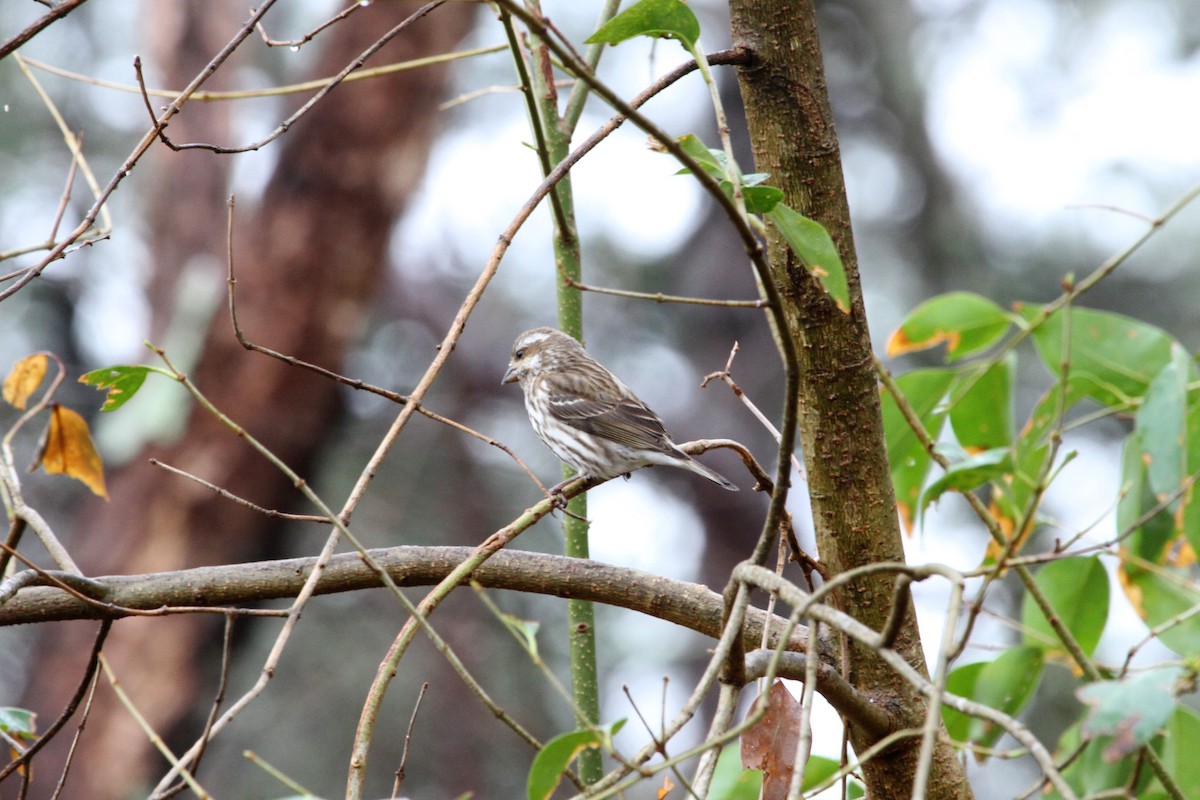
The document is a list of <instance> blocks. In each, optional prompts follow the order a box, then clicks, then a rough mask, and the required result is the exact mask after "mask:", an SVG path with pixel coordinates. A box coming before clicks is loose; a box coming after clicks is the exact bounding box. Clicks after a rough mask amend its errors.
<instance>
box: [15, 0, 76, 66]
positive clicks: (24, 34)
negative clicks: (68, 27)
mask: <svg viewBox="0 0 1200 800" xmlns="http://www.w3.org/2000/svg"><path fill="white" fill-rule="evenodd" d="M86 2H87V0H61V1H60V2H58V3H52V4H51V3H47V6H48V7H49V8H50V12H49V13H47V14H44V15H43V16H41V17H38V18H37V19H36V20H34V21H33V22H31V23H29V25H27V26H25V29H24V30H23V31H21V32H20V33H18V34H17V35H16V36H14V37H12V38H11V39H9V40H8V41H7V42H5V43H4V44H0V59H3V58H4V57H6V56H7V55H8V54H9V53H12V52H14V51H16V49H17V48H18V47H20V46H21V45H23V44H25V43H26V42H28V41H29V40H30V39H32V38H33V37H35V36H37V35H38V34H39V33H41V32H42V31H44V30H45V29H46V28H48V27H49V26H50V25H52V24H54V23H55V22H57V21H58V20H60V19H62V18H63V17H65V16H66V15H67V14H70V13H71V12H72V11H74V10H75V9H77V8H79V7H80V6H81V5H83V4H84V3H86Z"/></svg>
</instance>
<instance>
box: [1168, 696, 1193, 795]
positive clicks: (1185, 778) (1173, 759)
mask: <svg viewBox="0 0 1200 800" xmlns="http://www.w3.org/2000/svg"><path fill="white" fill-rule="evenodd" d="M1196 742H1200V715H1197V714H1196V712H1195V711H1193V710H1192V709H1190V708H1188V707H1186V706H1183V705H1177V706H1176V707H1175V713H1173V714H1172V715H1171V718H1170V719H1169V720H1167V724H1166V732H1165V735H1164V736H1163V739H1162V760H1163V765H1164V766H1165V767H1166V768H1167V772H1169V773H1170V774H1171V777H1173V778H1174V779H1175V783H1177V784H1178V785H1179V788H1180V790H1181V791H1182V793H1183V796H1184V797H1200V758H1196Z"/></svg>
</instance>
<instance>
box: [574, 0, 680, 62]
mask: <svg viewBox="0 0 1200 800" xmlns="http://www.w3.org/2000/svg"><path fill="white" fill-rule="evenodd" d="M636 36H652V37H655V38H662V39H678V40H679V41H680V42H681V43H682V44H683V46H684V47H685V48H686V49H687V50H688V51H691V50H694V49H695V47H696V40H697V39H699V38H700V21H699V20H698V19H696V15H695V14H693V13H692V10H691V9H690V8H688V6H687V4H686V3H683V2H681V0H641V2H639V3H634V4H633V5H631V6H630V7H629V8H627V9H625V10H624V11H622V12H621V13H620V14H617V15H616V16H615V17H613V18H612V19H610V20H609V21H608V22H606V23H604V24H603V25H601V26H600V29H599V30H597V31H596V32H595V33H593V34H592V35H591V36H589V37H588V38H587V39H586V40H584V43H585V44H620V43H621V42H624V41H626V40H627V39H632V38H634V37H636Z"/></svg>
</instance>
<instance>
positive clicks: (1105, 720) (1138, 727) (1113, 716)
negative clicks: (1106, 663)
mask: <svg viewBox="0 0 1200 800" xmlns="http://www.w3.org/2000/svg"><path fill="white" fill-rule="evenodd" d="M1183 674H1184V670H1183V668H1182V667H1178V666H1168V667H1160V668H1158V669H1152V670H1149V671H1147V672H1143V673H1139V674H1137V675H1134V676H1132V677H1127V678H1125V679H1123V680H1119V681H1097V682H1096V683H1092V684H1088V685H1087V686H1084V687H1082V688H1081V689H1079V691H1078V692H1076V694H1078V695H1079V699H1080V700H1082V701H1083V702H1084V703H1086V704H1087V705H1089V706H1091V711H1090V712H1089V713H1088V716H1087V719H1085V720H1084V722H1083V729H1082V730H1083V735H1084V736H1087V737H1093V736H1111V737H1112V741H1111V742H1109V744H1108V746H1107V747H1106V748H1105V750H1104V760H1105V761H1109V762H1113V761H1117V760H1119V759H1121V758H1124V757H1125V756H1127V755H1129V754H1131V753H1133V752H1135V751H1136V750H1138V749H1139V748H1140V747H1141V746H1142V745H1144V744H1146V743H1147V742H1149V741H1150V740H1151V739H1152V738H1154V737H1155V736H1156V735H1158V733H1159V731H1160V730H1161V729H1162V728H1163V726H1164V725H1166V722H1167V719H1168V718H1169V717H1170V716H1171V714H1172V713H1173V712H1174V711H1175V705H1176V700H1175V684H1176V682H1177V681H1178V680H1179V679H1180V678H1181V677H1182V676H1183Z"/></svg>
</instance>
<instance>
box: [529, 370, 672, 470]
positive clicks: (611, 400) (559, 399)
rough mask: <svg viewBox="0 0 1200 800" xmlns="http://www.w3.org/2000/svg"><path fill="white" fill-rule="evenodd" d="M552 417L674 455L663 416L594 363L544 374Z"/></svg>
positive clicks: (625, 441)
mask: <svg viewBox="0 0 1200 800" xmlns="http://www.w3.org/2000/svg"><path fill="white" fill-rule="evenodd" d="M544 380H545V382H546V384H545V388H546V390H547V393H548V395H549V398H550V404H549V405H550V413H551V414H552V415H553V416H554V418H555V419H558V420H560V421H561V422H563V423H565V424H567V425H570V426H571V427H573V428H578V429H579V430H581V431H584V432H586V433H590V434H592V435H593V436H600V437H602V438H605V439H611V440H613V441H615V442H619V443H620V444H623V445H627V446H629V447H633V448H637V449H646V450H658V451H660V452H662V453H667V454H670V455H676V454H677V453H676V450H675V448H674V447H672V446H671V445H670V441H671V440H670V437H669V436H667V432H666V429H664V428H663V423H662V420H661V419H659V418H658V415H657V414H655V413H654V412H653V411H651V410H650V409H649V408H648V407H647V406H646V404H645V403H643V402H642V401H641V400H639V399H638V398H637V397H636V396H635V395H634V394H633V393H632V392H630V391H629V389H627V388H626V387H625V386H623V385H622V384H620V383H618V382H617V381H616V380H615V379H614V378H613V377H612V375H611V373H609V372H608V370H606V369H604V367H602V366H600V365H599V364H597V363H594V362H593V363H588V364H586V365H582V364H581V365H577V366H575V368H573V369H572V370H570V371H565V370H563V371H557V372H553V373H550V374H548V375H546V376H545V378H544Z"/></svg>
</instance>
